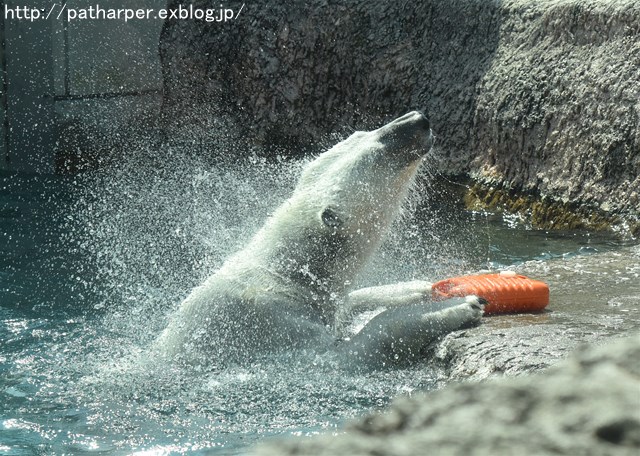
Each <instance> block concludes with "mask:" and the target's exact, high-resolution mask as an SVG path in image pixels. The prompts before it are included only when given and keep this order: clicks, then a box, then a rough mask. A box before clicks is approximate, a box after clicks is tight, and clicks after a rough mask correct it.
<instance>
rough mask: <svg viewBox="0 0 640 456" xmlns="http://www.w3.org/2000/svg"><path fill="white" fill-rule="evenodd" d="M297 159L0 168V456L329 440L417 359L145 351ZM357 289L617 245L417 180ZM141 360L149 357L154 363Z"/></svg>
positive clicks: (409, 381)
mask: <svg viewBox="0 0 640 456" xmlns="http://www.w3.org/2000/svg"><path fill="white" fill-rule="evenodd" d="M300 167H301V163H300V162H273V163H268V162H266V161H264V160H261V159H257V158H255V157H253V158H252V157H249V158H247V159H246V161H244V162H242V163H240V164H239V165H238V166H231V165H229V166H228V167H215V166H210V165H203V164H202V163H195V162H194V163H180V164H179V166H175V167H174V168H173V169H169V170H167V169H154V168H151V167H150V168H140V167H135V166H132V167H127V166H125V165H123V166H122V167H120V168H115V169H113V170H111V171H109V172H107V171H101V172H96V173H93V174H88V175H84V176H74V177H42V176H24V175H15V174H2V175H0V372H1V374H0V397H1V401H0V453H1V454H7V455H30V454H102V453H104V454H183V453H188V454H201V453H208V452H214V453H215V454H239V453H241V452H242V451H244V450H246V449H247V448H248V447H249V446H251V445H254V444H255V443H256V442H259V441H260V440H263V439H265V438H269V437H271V436H277V435H280V436H281V435H312V434H315V433H318V432H327V431H329V432H331V431H334V432H337V430H338V427H339V426H340V424H341V423H343V422H344V421H345V420H347V419H349V418H351V417H354V416H357V415H360V414H362V413H364V412H366V411H369V410H372V409H376V408H380V407H383V406H385V405H387V404H388V403H389V402H390V400H391V399H392V398H393V397H395V396H397V395H399V394H412V393H414V392H416V391H422V390H428V389H433V388H434V387H436V385H437V384H439V383H438V382H439V381H441V380H442V379H441V378H439V375H440V373H439V372H437V371H435V370H434V369H431V368H430V367H429V366H428V364H426V363H425V364H424V365H419V366H415V367H412V368H407V369H398V370H394V371H387V372H374V373H367V374H354V373H348V372H343V371H341V370H340V369H336V367H335V366H333V365H332V363H331V362H330V360H327V359H324V358H322V357H320V356H318V355H317V354H315V353H312V352H302V353H291V354H289V355H283V356H280V357H274V358H271V359H265V360H263V361H262V362H259V363H256V364H255V365H253V366H251V367H250V368H247V367H244V368H240V367H237V368H228V369H224V370H216V369H212V368H210V367H208V366H197V367H194V368H189V369H184V368H178V367H175V366H158V365H157V364H154V363H153V362H148V361H149V360H147V359H145V356H146V355H145V347H146V346H147V345H148V344H149V343H150V342H151V341H153V340H154V338H155V337H156V336H157V335H158V334H159V332H160V331H161V330H162V328H164V326H165V325H166V322H167V318H168V316H169V315H170V314H171V312H172V311H173V310H174V309H175V308H176V307H177V306H178V305H179V303H180V301H181V300H182V299H183V298H184V297H185V296H186V295H187V294H188V292H189V291H190V290H191V289H192V287H194V286H196V285H197V284H199V283H200V282H201V281H202V280H203V279H204V278H206V277H207V276H208V275H209V274H211V272H212V271H214V270H215V269H216V267H218V266H220V264H221V263H222V261H223V260H224V259H225V258H226V257H227V256H228V255H229V254H230V253H232V252H234V251H236V250H238V249H239V248H241V246H242V245H244V243H245V242H246V241H247V240H248V239H249V237H250V236H251V234H252V233H253V232H255V230H256V229H257V228H258V227H259V226H260V224H261V223H262V221H263V220H264V219H265V217H266V216H267V215H268V214H269V212H270V211H271V210H273V208H274V207H275V206H276V205H277V204H278V203H279V202H280V201H282V200H283V199H284V198H285V197H286V195H287V194H288V192H289V191H290V190H291V188H292V186H293V183H294V182H295V176H296V175H297V173H298V172H299V170H300ZM422 180H423V182H422V183H421V188H420V192H419V193H420V194H421V195H423V197H422V198H421V199H418V198H414V199H413V201H412V204H410V206H411V208H410V210H408V211H407V214H406V215H405V216H404V217H403V219H402V220H401V221H400V222H398V224H397V225H396V226H395V227H394V230H393V233H391V235H390V237H389V239H388V240H387V242H386V243H385V244H384V246H383V247H382V249H381V251H380V252H379V254H378V255H377V257H376V259H374V261H373V263H372V265H371V268H370V269H369V271H368V272H367V273H366V274H365V275H364V276H363V278H362V285H373V284H382V283H389V282H393V281H398V280H410V279H416V278H423V279H427V280H437V279H441V278H444V277H447V276H451V275H456V274H462V273H468V272H475V271H478V270H480V269H486V268H490V269H499V268H502V267H506V266H510V265H514V264H519V263H522V262H525V261H528V260H532V259H537V260H541V261H543V262H544V261H548V260H551V259H554V258H563V257H571V256H577V257H579V256H583V255H590V254H592V253H595V252H601V251H606V250H615V249H617V248H619V247H620V245H621V243H620V241H618V240H616V239H615V238H612V237H608V236H595V235H593V234H588V233H575V232H572V233H548V232H545V231H537V230H533V229H531V228H530V227H527V226H526V225H525V224H523V223H521V222H519V221H517V220H515V219H505V218H504V217H501V216H499V215H495V214H485V213H470V212H465V211H463V210H462V209H460V208H459V207H456V206H455V204H448V205H447V204H442V202H443V201H447V200H452V198H450V197H449V196H450V195H448V194H447V192H448V190H447V187H446V186H438V185H432V184H430V183H428V182H427V181H428V180H429V179H428V178H426V177H425V176H423V177H422ZM151 361H152V360H151Z"/></svg>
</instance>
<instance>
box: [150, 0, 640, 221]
mask: <svg viewBox="0 0 640 456" xmlns="http://www.w3.org/2000/svg"><path fill="white" fill-rule="evenodd" d="M171 3H172V4H173V5H176V4H177V3H187V2H185V1H183V0H173V1H172V2H171ZM193 3H194V4H195V5H196V6H203V5H205V4H206V2H204V0H193ZM229 6H230V7H235V8H236V9H239V7H240V4H237V5H236V4H230V5H229ZM639 33H640V4H639V3H638V2H636V1H635V0H615V1H614V0H588V1H583V0H549V1H545V2H538V1H534V0H504V1H502V2H498V1H493V0H429V1H424V2H369V1H358V0H352V1H349V2H341V1H337V0H314V1H311V2H287V3H285V4H281V3H277V4H274V3H273V2H254V3H252V4H250V5H247V6H246V7H245V9H244V10H243V12H242V14H241V15H240V16H239V18H238V19H237V20H235V21H231V22H228V23H224V24H217V23H215V24H211V23H205V22H199V21H184V20H182V21H180V20H178V21H176V20H174V21H171V20H169V21H167V22H166V23H165V27H164V30H163V33H162V40H161V46H160V52H161V57H162V62H163V68H164V76H165V89H166V90H165V105H164V112H165V115H166V118H167V119H170V122H168V123H167V130H168V131H169V132H171V134H170V135H169V137H170V138H173V140H174V141H180V140H181V138H183V139H185V140H187V141H189V142H190V143H191V142H193V143H199V144H200V145H201V146H203V147H207V146H208V145H209V144H213V149H216V147H215V146H216V141H211V142H207V140H202V139H201V137H203V136H207V135H213V134H220V133H221V130H220V129H219V122H220V121H219V120H215V121H214V120H211V119H212V118H216V119H220V118H225V119H229V120H225V121H224V122H223V125H225V126H227V127H228V126H229V125H231V126H232V127H231V128H233V129H235V128H239V130H238V131H235V130H234V132H233V134H234V135H235V134H236V133H238V134H239V137H240V138H243V139H246V140H247V143H246V145H247V147H248V146H249V145H258V146H259V147H261V148H263V149H267V151H268V152H270V153H274V150H275V151H276V152H277V153H281V152H282V151H283V150H284V152H287V151H288V152H299V151H301V150H307V151H308V150H317V149H318V148H322V147H323V146H326V145H328V144H330V143H333V142H334V139H335V138H329V137H328V134H329V133H338V134H345V133H347V132H350V131H352V130H353V129H356V128H367V127H370V126H372V125H374V124H379V123H380V122H381V121H383V120H388V119H389V118H391V117H393V116H395V115H397V114H401V113H404V112H407V111H408V110H410V109H415V108H417V109H422V110H424V111H425V112H426V113H427V114H428V115H429V117H430V118H431V120H432V124H433V129H434V132H435V133H436V135H437V136H438V138H439V139H438V147H437V152H439V155H440V159H441V160H440V163H441V168H442V170H443V172H445V173H447V174H452V175H453V174H461V173H467V174H470V175H471V176H473V177H474V178H475V179H477V180H479V181H483V182H486V183H490V184H495V185H499V186H504V187H506V188H510V189H515V190H517V191H520V192H532V193H533V194H536V195H538V196H542V197H549V198H552V199H556V200H558V201H567V202H571V203H575V204H576V205H580V206H582V207H588V208H590V209H592V210H598V211H603V212H604V213H610V214H618V213H621V214H623V215H624V216H625V217H627V218H631V219H637V217H638V214H639V213H640V209H639V208H640V195H639V192H640V180H639V179H640V177H639V176H640V103H639V102H638V100H639V99H640V40H638V34H639ZM216 122H218V123H216ZM227 122H230V124H229V123H227ZM238 126H241V127H238ZM185 129H186V131H187V132H188V133H186V134H185V133H180V132H181V131H184V130H185ZM228 133H229V130H228V129H227V130H226V131H225V133H224V134H228ZM234 141H236V139H234ZM301 146H302V147H301ZM227 152H228V151H227V150H226V149H225V148H219V149H218V150H217V151H215V150H213V151H210V152H208V153H213V154H216V153H218V154H224V153H227Z"/></svg>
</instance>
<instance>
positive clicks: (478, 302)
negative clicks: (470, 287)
mask: <svg viewBox="0 0 640 456" xmlns="http://www.w3.org/2000/svg"><path fill="white" fill-rule="evenodd" d="M465 300H466V301H467V303H468V304H469V305H470V306H471V307H472V308H474V309H476V310H479V311H480V312H481V313H484V306H486V305H487V304H488V301H487V300H486V299H484V298H481V297H479V296H476V295H469V296H467V297H466V298H465Z"/></svg>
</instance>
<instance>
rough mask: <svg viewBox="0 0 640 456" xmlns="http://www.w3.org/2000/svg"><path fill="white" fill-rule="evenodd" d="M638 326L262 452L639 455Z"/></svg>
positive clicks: (403, 400)
mask: <svg viewBox="0 0 640 456" xmlns="http://www.w3.org/2000/svg"><path fill="white" fill-rule="evenodd" d="M639 451H640V335H635V336H633V337H631V338H626V339H620V340H617V341H615V342H613V343H609V344H608V345H606V346H603V347H591V348H589V349H583V350H581V351H579V352H578V353H577V354H576V355H574V356H573V357H572V358H570V359H569V360H567V361H565V362H563V363H562V364H561V365H558V366H556V367H554V368H551V369H549V370H547V371H546V372H544V373H542V374H539V375H534V376H530V377H522V378H518V379H501V380H494V381H488V382H481V383H469V382H467V383H460V384H456V385H453V386H451V387H449V388H446V389H443V390H440V391H437V392H433V393H431V394H426V395H420V396H415V397H412V398H401V399H398V400H396V401H395V402H394V403H393V404H392V406H391V407H390V408H389V409H388V410H386V411H384V412H382V413H378V414H373V415H369V416H366V417H364V418H362V419H360V420H358V421H356V422H354V423H352V424H351V425H349V426H348V428H347V431H346V433H345V434H342V435H337V436H329V435H327V436H319V437H314V438H309V439H289V440H283V441H281V442H273V443H270V444H266V445H263V446H261V447H259V448H258V449H256V450H255V451H254V452H253V453H252V454H256V455H262V456H266V455H287V454H290V455H293V454H299V455H302V454H304V455H336V454H349V455H377V456H382V455H395V456H402V455H415V454H438V455H468V454H474V455H496V454H527V455H552V454H553V455H558V454H562V455H572V456H573V455H578V454H580V455H594V456H596V455H597V456H604V455H629V456H631V455H637V454H638V452H639Z"/></svg>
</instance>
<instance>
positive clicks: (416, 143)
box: [377, 111, 431, 153]
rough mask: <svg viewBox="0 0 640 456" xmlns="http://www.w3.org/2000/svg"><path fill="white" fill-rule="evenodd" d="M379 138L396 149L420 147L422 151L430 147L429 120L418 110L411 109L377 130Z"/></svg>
mask: <svg viewBox="0 0 640 456" xmlns="http://www.w3.org/2000/svg"><path fill="white" fill-rule="evenodd" d="M377 132H378V134H379V140H380V142H382V143H383V144H385V145H388V146H390V147H392V148H394V149H396V150H398V151H401V150H407V151H409V150H413V151H415V150H416V149H421V150H422V151H423V152H424V153H426V152H427V151H428V149H429V148H430V147H431V129H430V125H429V120H428V119H427V118H426V117H425V115H424V114H422V113H421V112H419V111H411V112H409V113H407V114H405V115H404V116H402V117H398V118H397V119H396V120H394V121H392V122H389V123H388V124H387V125H385V126H384V127H382V128H379V129H378V130H377Z"/></svg>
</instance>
